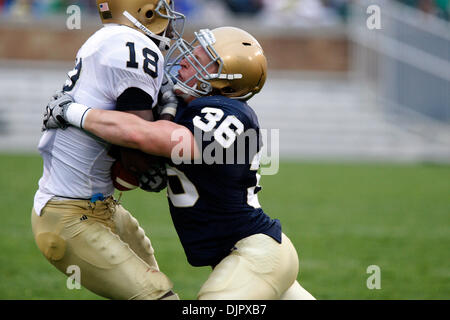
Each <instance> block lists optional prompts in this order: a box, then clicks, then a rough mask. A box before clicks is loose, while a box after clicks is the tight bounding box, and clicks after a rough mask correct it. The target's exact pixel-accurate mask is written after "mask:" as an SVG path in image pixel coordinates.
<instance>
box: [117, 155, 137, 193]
mask: <svg viewBox="0 0 450 320" xmlns="http://www.w3.org/2000/svg"><path fill="white" fill-rule="evenodd" d="M111 180H112V181H113V184H114V188H116V189H117V190H120V191H129V190H133V189H136V188H137V187H139V180H138V179H137V178H136V177H135V175H134V174H133V173H131V172H130V171H128V170H127V169H125V167H124V166H123V164H122V162H121V161H119V160H117V161H116V162H114V164H113V165H112V167H111Z"/></svg>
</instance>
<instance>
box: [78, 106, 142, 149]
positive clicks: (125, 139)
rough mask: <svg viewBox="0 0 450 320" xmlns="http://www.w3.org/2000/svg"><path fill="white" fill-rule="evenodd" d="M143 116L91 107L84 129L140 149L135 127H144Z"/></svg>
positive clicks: (118, 143) (123, 144)
mask: <svg viewBox="0 0 450 320" xmlns="http://www.w3.org/2000/svg"><path fill="white" fill-rule="evenodd" d="M141 122H145V120H142V119H141V118H139V117H137V116H135V115H133V114H129V113H124V112H119V111H106V110H99V109H91V110H89V112H88V113H87V114H86V116H85V119H84V122H83V129H84V130H86V131H89V132H91V133H93V134H94V135H96V136H98V137H100V138H102V139H104V140H106V141H108V142H110V143H112V144H116V145H120V146H123V147H128V148H134V149H138V148H139V145H138V143H137V141H136V135H137V134H136V133H135V132H133V131H132V129H133V130H134V129H135V128H136V129H137V128H140V127H142V124H141Z"/></svg>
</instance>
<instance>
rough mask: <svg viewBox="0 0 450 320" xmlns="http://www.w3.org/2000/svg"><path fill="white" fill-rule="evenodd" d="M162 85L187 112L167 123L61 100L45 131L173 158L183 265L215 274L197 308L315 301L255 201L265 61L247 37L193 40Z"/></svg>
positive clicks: (217, 32)
mask: <svg viewBox="0 0 450 320" xmlns="http://www.w3.org/2000/svg"><path fill="white" fill-rule="evenodd" d="M166 59H167V62H166V68H165V69H166V75H167V76H168V77H170V78H172V80H173V81H174V82H175V83H176V84H175V85H174V92H175V93H176V94H177V96H178V97H181V98H182V100H183V101H184V103H181V105H179V106H178V110H177V114H176V117H175V120H174V122H169V121H165V120H159V121H156V122H152V123H149V122H146V121H143V120H141V119H139V118H138V117H136V116H133V115H129V114H123V113H120V112H116V111H105V110H96V109H90V108H89V107H88V106H84V105H80V104H76V103H71V100H70V97H65V96H62V97H61V98H60V99H59V100H57V101H53V102H51V103H50V104H49V106H48V107H47V110H48V113H49V114H50V115H48V116H47V118H48V119H49V120H48V121H47V127H49V128H53V127H60V126H61V122H63V123H65V124H67V123H68V124H71V125H73V126H76V127H79V128H82V129H84V130H86V131H89V132H91V133H93V134H95V135H97V136H99V137H101V138H103V139H105V140H107V141H109V142H111V143H114V144H117V145H122V146H125V147H130V148H136V149H140V150H142V151H144V152H147V153H150V154H154V155H158V156H164V157H167V158H171V161H169V164H168V166H167V175H168V178H169V179H168V180H169V184H168V198H169V206H170V213H171V216H172V220H173V223H174V225H175V228H176V230H177V233H178V236H179V238H180V240H181V243H182V245H183V248H184V250H185V253H186V256H187V259H188V261H189V263H190V264H191V265H193V266H208V265H209V266H211V267H212V268H213V271H212V273H211V275H210V276H209V278H208V280H207V281H206V282H205V283H204V284H203V286H202V287H201V289H200V292H199V293H198V298H199V299H208V300H215V299H227V300H235V299H236V300H237V299H314V297H313V296H312V295H311V294H309V293H308V292H307V291H306V290H305V289H303V288H302V287H301V286H300V284H299V283H298V281H297V276H298V270H299V261H298V256H297V252H296V250H295V248H294V246H293V244H292V243H291V241H290V240H289V238H288V237H287V236H286V235H285V234H284V233H283V232H282V229H281V223H280V221H279V220H277V219H271V218H270V217H269V216H268V215H267V214H266V213H265V212H264V211H263V210H262V208H261V206H260V204H259V202H258V197H257V192H258V191H259V190H260V189H261V187H260V186H259V180H260V176H259V174H258V169H259V157H260V154H261V153H260V151H261V148H262V143H261V139H260V127H259V124H258V119H257V116H256V114H255V112H254V111H253V110H252V109H251V108H250V106H249V105H248V104H247V101H248V100H249V99H250V98H251V97H252V96H253V95H255V94H257V93H258V92H259V91H260V90H261V89H262V87H263V86H264V83H265V80H266V71H267V61H266V58H265V56H264V52H263V49H262V48H261V46H260V44H259V43H258V41H257V40H256V39H255V38H254V37H253V36H251V35H250V34H249V33H247V32H245V31H244V30H241V29H238V28H233V27H222V28H217V29H214V30H212V31H211V30H207V29H205V30H200V31H199V32H197V33H195V39H194V41H192V42H191V43H188V42H186V41H184V40H182V39H180V40H178V41H177V43H176V44H175V45H174V46H173V47H172V48H171V50H170V51H169V53H168V55H167V56H166Z"/></svg>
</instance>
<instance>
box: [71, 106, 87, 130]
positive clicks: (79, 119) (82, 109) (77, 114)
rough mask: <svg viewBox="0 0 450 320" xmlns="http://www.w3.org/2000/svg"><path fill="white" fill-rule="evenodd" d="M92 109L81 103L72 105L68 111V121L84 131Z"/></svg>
mask: <svg viewBox="0 0 450 320" xmlns="http://www.w3.org/2000/svg"><path fill="white" fill-rule="evenodd" d="M89 110H91V108H89V107H86V106H85V105H82V104H79V103H72V104H71V105H70V106H69V107H68V108H67V111H66V114H65V116H66V120H67V122H69V123H70V124H71V125H73V126H75V127H78V128H81V129H83V125H84V121H85V119H86V115H87V113H88V112H89Z"/></svg>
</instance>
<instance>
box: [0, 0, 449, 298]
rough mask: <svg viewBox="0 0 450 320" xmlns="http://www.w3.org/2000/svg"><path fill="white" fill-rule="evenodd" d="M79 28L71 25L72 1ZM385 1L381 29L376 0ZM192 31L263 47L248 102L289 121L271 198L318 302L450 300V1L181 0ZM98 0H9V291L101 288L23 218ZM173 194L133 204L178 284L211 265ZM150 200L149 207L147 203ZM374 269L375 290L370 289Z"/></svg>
mask: <svg viewBox="0 0 450 320" xmlns="http://www.w3.org/2000/svg"><path fill="white" fill-rule="evenodd" d="M73 4H76V5H79V6H80V7H81V14H82V15H81V29H75V30H69V29H68V28H67V27H66V21H67V19H68V17H69V15H70V14H68V13H67V11H66V10H67V8H68V7H69V6H70V5H73ZM371 5H377V6H378V8H380V17H381V21H380V22H381V29H375V30H371V29H370V28H369V27H368V25H367V20H368V19H369V17H370V16H371V15H372V13H373V12H372V11H368V8H369V6H371ZM177 6H178V9H179V10H181V11H182V12H184V13H185V14H186V15H187V17H188V20H187V30H186V34H187V35H188V34H192V32H193V31H195V30H198V29H199V28H205V27H209V28H214V27H218V26H223V25H233V26H238V27H241V28H244V29H246V30H248V31H249V32H250V33H252V34H253V35H255V36H256V38H258V39H259V40H260V42H261V44H262V46H263V47H264V48H265V52H266V55H267V57H268V61H269V68H270V70H269V77H268V81H267V82H266V87H265V88H264V90H263V91H262V92H261V93H260V94H259V95H257V96H255V98H253V99H252V100H251V103H250V105H252V106H253V108H254V109H255V110H256V112H257V114H258V115H259V117H260V124H261V126H262V127H263V128H266V129H279V130H280V156H281V164H280V171H279V174H277V175H275V176H266V177H263V181H262V185H263V187H264V189H263V191H262V192H261V198H260V200H261V202H262V204H263V208H266V211H267V212H268V213H269V214H270V215H271V216H272V217H277V218H280V220H281V221H282V223H283V226H284V229H285V232H286V233H287V234H288V235H289V236H290V237H291V238H292V239H293V242H294V244H295V245H296V247H297V249H298V251H299V255H300V258H301V272H300V276H299V280H300V282H301V283H302V284H303V285H304V286H305V288H307V289H308V290H310V291H311V293H312V294H313V295H315V296H317V298H319V299H449V298H450V259H449V258H450V255H449V252H450V197H449V191H450V167H449V163H450V24H449V17H450V1H448V0H402V1H394V0H392V1H388V0H385V1H376V0H373V1H365V0H361V1H357V0H355V1H348V0H240V1H236V0H190V1H188V0H177ZM100 26H101V25H100V21H99V18H98V17H97V13H96V8H95V1H89V0H85V1H52V0H47V1H31V0H29V1H27V0H22V1H21V0H16V1H8V0H6V1H5V0H0V165H1V168H2V169H1V171H0V191H1V192H0V200H1V203H2V204H3V206H4V210H3V211H4V212H3V214H2V219H3V223H2V226H1V227H0V231H1V233H0V252H1V253H0V262H1V263H0V274H1V277H2V278H3V279H2V281H1V282H0V299H78V298H84V299H91V298H97V297H96V296H95V295H93V294H91V293H89V292H87V291H86V290H84V289H83V290H73V291H70V290H68V289H67V288H66V286H65V277H64V276H63V275H62V274H59V273H58V272H57V271H56V270H55V269H52V267H51V266H50V265H49V264H48V263H47V262H46V261H45V260H44V258H43V257H42V256H41V255H40V253H39V252H38V250H37V248H36V247H35V245H34V242H33V239H32V235H31V228H30V222H29V215H30V211H31V206H32V200H33V196H34V192H35V189H36V188H37V182H38V179H39V177H40V175H41V170H42V169H41V166H42V162H41V160H40V157H39V155H38V154H37V143H38V140H39V137H40V135H41V132H40V126H41V116H42V112H43V108H44V106H45V105H46V102H47V100H48V99H49V97H50V96H51V95H52V94H53V93H54V92H55V91H56V90H59V89H60V88H61V87H62V84H63V83H64V82H65V79H66V77H67V76H66V74H67V72H68V71H69V70H71V69H72V68H73V62H74V59H75V55H76V52H77V50H78V48H79V47H80V46H81V45H82V44H83V42H84V41H85V40H86V39H87V38H88V37H89V36H90V35H91V34H92V33H93V32H95V30H96V29H97V28H99V27H100ZM165 201H166V200H165V196H164V194H158V195H148V194H145V193H144V192H140V191H136V192H130V193H127V194H124V195H123V202H124V203H125V205H126V207H128V208H129V209H130V211H131V212H133V213H134V214H135V215H136V216H137V217H138V219H139V220H140V222H141V224H142V225H143V226H144V228H145V229H146V230H147V232H148V233H149V234H150V235H151V239H152V241H153V243H154V246H155V248H156V250H157V254H158V255H157V257H158V260H159V263H160V265H161V266H162V268H163V269H164V270H165V271H166V273H168V274H169V276H170V277H171V278H172V279H173V280H174V282H175V286H176V288H178V291H179V292H180V296H181V297H182V298H186V299H195V293H196V292H197V291H198V289H199V287H200V285H201V283H202V282H203V281H204V280H205V279H206V277H207V275H208V272H209V270H208V269H207V268H200V269H198V268H197V269H194V268H192V267H190V266H189V265H188V264H187V262H186V263H184V264H183V263H180V261H186V259H185V258H184V254H183V251H182V248H181V245H180V244H179V243H178V241H177V236H176V234H175V232H174V230H173V228H172V227H171V222H170V218H169V215H168V213H167V205H166V203H165ZM148 211H150V212H148ZM369 265H378V266H380V268H381V275H382V282H381V285H382V287H381V289H379V290H369V289H368V288H367V286H366V279H367V278H368V277H369V276H370V275H369V274H367V273H366V268H367V267H368V266H369Z"/></svg>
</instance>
